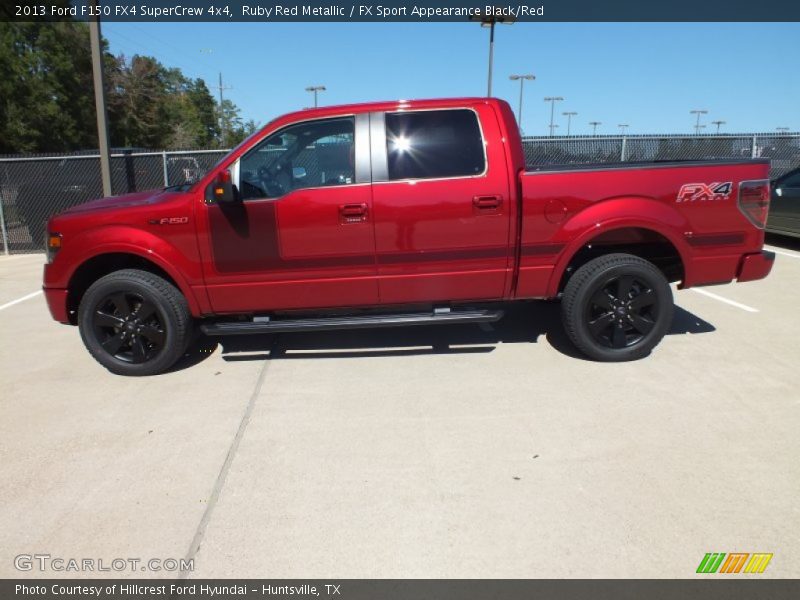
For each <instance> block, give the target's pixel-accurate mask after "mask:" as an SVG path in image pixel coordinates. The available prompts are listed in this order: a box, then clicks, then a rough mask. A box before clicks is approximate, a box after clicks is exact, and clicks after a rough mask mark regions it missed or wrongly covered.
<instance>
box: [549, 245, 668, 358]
mask: <svg viewBox="0 0 800 600" xmlns="http://www.w3.org/2000/svg"><path fill="white" fill-rule="evenodd" d="M672 311H673V301H672V290H671V289H670V287H669V282H668V281H667V279H666V278H665V277H664V275H663V274H662V273H661V271H659V270H658V269H657V268H656V267H655V265H653V264H652V263H650V262H648V261H646V260H643V259H641V258H639V257H637V256H633V255H630V254H607V255H605V256H600V257H598V258H595V259H594V260H591V261H589V262H588V263H586V264H585V265H583V266H582V267H581V268H579V269H578V270H577V271H576V272H575V274H574V275H573V276H572V277H571V278H570V280H569V281H568V282H567V286H566V288H565V289H564V295H563V298H562V300H561V314H562V318H563V321H564V328H565V329H566V332H567V335H568V336H569V338H570V339H571V340H572V342H573V343H574V344H575V346H577V348H578V349H579V350H581V351H582V352H583V353H584V354H586V355H587V356H589V357H590V358H593V359H595V360H600V361H626V360H636V359H639V358H642V357H644V356H647V355H648V354H649V353H650V351H651V350H652V349H653V348H654V347H655V346H656V345H657V344H658V343H659V342H660V341H661V338H663V337H664V335H665V334H666V333H667V330H668V329H669V326H670V324H671V323H672Z"/></svg>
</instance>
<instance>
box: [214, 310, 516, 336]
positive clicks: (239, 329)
mask: <svg viewBox="0 0 800 600" xmlns="http://www.w3.org/2000/svg"><path fill="white" fill-rule="evenodd" d="M502 317H503V311H502V310H464V311H443V312H437V311H434V312H432V313H431V312H424V313H407V314H388V315H366V316H357V317H318V318H309V319H284V320H275V321H271V320H263V321H238V322H220V323H207V324H204V325H201V326H200V329H201V330H202V332H203V333H205V334H206V335H247V334H257V333H279V332H289V331H322V330H332V329H367V328H372V327H405V326H408V325H435V324H438V323H441V324H454V323H493V322H494V321H497V320H499V319H501V318H502Z"/></svg>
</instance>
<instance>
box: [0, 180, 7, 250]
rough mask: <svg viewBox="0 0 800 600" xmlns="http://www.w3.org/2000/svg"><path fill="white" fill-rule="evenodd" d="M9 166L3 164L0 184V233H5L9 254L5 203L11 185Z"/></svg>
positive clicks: (4, 242)
mask: <svg viewBox="0 0 800 600" xmlns="http://www.w3.org/2000/svg"><path fill="white" fill-rule="evenodd" d="M7 171H8V167H7V166H6V165H5V164H3V182H4V183H3V184H2V185H0V233H2V235H3V253H4V254H5V255H6V256H8V227H6V213H5V207H4V206H3V204H5V201H6V194H8V188H9V185H8V183H6V182H7V180H8V173H7Z"/></svg>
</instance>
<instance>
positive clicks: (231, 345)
mask: <svg viewBox="0 0 800 600" xmlns="http://www.w3.org/2000/svg"><path fill="white" fill-rule="evenodd" d="M503 308H504V310H505V316H504V317H503V318H502V319H501V320H500V321H498V322H496V323H491V324H486V323H484V324H465V325H427V326H417V327H397V328H384V329H353V330H339V331H318V332H303V333H274V334H263V335H244V336H222V337H217V338H209V337H207V336H204V335H199V336H198V337H197V339H196V340H195V342H194V343H193V344H192V346H191V347H190V348H189V350H188V351H187V354H186V355H185V356H184V357H183V358H182V359H181V360H180V361H179V362H178V363H177V364H176V365H175V367H173V369H171V370H173V371H176V370H181V369H185V368H188V367H190V366H192V365H194V364H197V363H199V362H201V361H202V360H204V359H205V358H206V357H208V356H210V355H211V354H212V353H214V352H215V351H216V350H217V349H218V348H219V347H221V349H222V358H223V360H225V361H229V362H236V361H252V360H268V359H298V358H305V359H309V358H316V359H322V358H363V357H370V356H372V357H376V356H377V357H390V356H416V355H424V354H480V353H488V352H492V351H493V350H494V349H495V347H496V346H497V344H501V343H502V344H509V343H510V344H515V343H537V342H539V341H540V339H545V340H546V341H547V342H548V343H549V344H550V345H551V346H552V347H553V348H555V349H556V350H557V351H559V352H561V353H562V354H565V355H567V356H570V357H572V358H577V359H581V360H588V359H587V358H586V357H585V356H583V354H581V353H580V352H579V351H578V350H576V349H575V347H574V346H573V345H572V343H571V342H570V341H569V338H568V337H567V334H566V333H565V331H564V328H563V326H562V325H561V314H560V305H559V303H558V302H546V301H542V302H523V303H509V304H507V305H505V306H504V307H503ZM714 330H715V328H714V326H713V325H712V324H711V323H708V322H707V321H705V320H703V319H701V318H700V317H698V316H697V315H694V314H692V313H690V312H688V311H686V310H684V309H683V308H681V307H679V306H676V307H675V314H674V317H673V320H672V325H671V327H670V330H669V332H668V335H680V334H688V333H691V334H698V333H709V332H712V331H714Z"/></svg>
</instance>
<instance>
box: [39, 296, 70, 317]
mask: <svg viewBox="0 0 800 600" xmlns="http://www.w3.org/2000/svg"><path fill="white" fill-rule="evenodd" d="M42 291H44V298H45V300H47V308H48V309H49V310H50V314H51V315H52V316H53V318H54V319H55V320H56V321H58V322H59V323H66V324H69V312H68V311H67V290H64V289H61V288H43V290H42Z"/></svg>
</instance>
